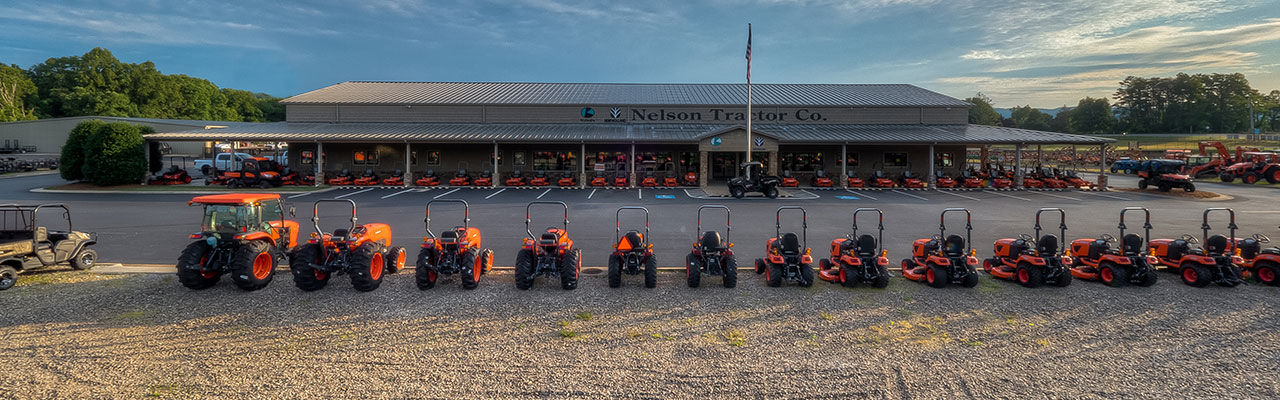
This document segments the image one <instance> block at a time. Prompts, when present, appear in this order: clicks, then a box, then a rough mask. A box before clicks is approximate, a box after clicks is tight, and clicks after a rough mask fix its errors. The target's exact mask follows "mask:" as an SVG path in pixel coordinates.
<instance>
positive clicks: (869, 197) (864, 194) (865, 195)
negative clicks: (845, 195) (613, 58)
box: [844, 189, 880, 200]
mask: <svg viewBox="0 0 1280 400" xmlns="http://www.w3.org/2000/svg"><path fill="white" fill-rule="evenodd" d="M844 191H846V192H849V193H853V194H856V195H859V196H862V197H866V198H868V199H871V200H880V199H877V198H875V197H872V196H868V195H867V194H866V193H864V192H855V191H853V190H849V189H845V190H844Z"/></svg>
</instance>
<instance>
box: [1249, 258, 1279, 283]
mask: <svg viewBox="0 0 1280 400" xmlns="http://www.w3.org/2000/svg"><path fill="white" fill-rule="evenodd" d="M1254 275H1257V277H1258V281H1259V282H1262V283H1264V284H1267V285H1269V286H1277V285H1280V265H1277V264H1272V263H1266V264H1259V265H1258V269H1257V271H1255V272H1254Z"/></svg>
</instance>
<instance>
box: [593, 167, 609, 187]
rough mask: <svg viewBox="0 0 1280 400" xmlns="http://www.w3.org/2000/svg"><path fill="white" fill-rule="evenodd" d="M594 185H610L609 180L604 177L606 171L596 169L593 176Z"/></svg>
mask: <svg viewBox="0 0 1280 400" xmlns="http://www.w3.org/2000/svg"><path fill="white" fill-rule="evenodd" d="M591 186H592V187H605V186H609V181H608V180H607V179H605V178H604V171H596V176H595V177H593V178H591Z"/></svg>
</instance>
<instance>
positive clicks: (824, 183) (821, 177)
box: [809, 169, 835, 188]
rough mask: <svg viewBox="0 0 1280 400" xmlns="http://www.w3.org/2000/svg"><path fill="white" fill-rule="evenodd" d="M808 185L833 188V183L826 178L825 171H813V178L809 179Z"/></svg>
mask: <svg viewBox="0 0 1280 400" xmlns="http://www.w3.org/2000/svg"><path fill="white" fill-rule="evenodd" d="M809 185H810V186H813V187H823V188H829V187H833V186H835V181H832V180H831V178H830V177H828V176H827V171H825V170H821V169H820V170H817V171H813V176H812V177H809Z"/></svg>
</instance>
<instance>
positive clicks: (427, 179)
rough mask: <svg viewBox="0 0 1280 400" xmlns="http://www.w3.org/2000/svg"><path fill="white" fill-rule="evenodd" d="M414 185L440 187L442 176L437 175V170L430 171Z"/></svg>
mask: <svg viewBox="0 0 1280 400" xmlns="http://www.w3.org/2000/svg"><path fill="white" fill-rule="evenodd" d="M413 183H416V184H418V186H439V185H440V176H439V175H436V170H434V169H429V170H427V172H426V173H423V174H422V176H421V177H418V180H417V181H414V182H413Z"/></svg>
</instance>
